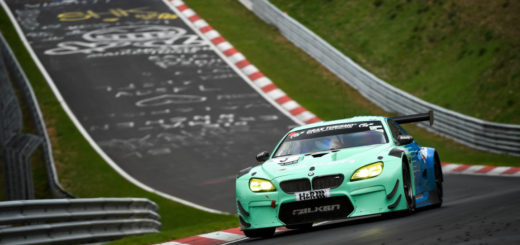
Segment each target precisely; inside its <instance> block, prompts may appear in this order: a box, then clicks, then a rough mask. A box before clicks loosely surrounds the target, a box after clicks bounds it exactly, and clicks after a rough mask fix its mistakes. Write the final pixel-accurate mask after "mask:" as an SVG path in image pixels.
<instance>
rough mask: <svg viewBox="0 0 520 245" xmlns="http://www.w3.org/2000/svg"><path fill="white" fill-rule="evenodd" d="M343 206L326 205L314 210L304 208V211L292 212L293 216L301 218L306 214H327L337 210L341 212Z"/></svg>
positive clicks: (313, 208)
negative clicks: (300, 216)
mask: <svg viewBox="0 0 520 245" xmlns="http://www.w3.org/2000/svg"><path fill="white" fill-rule="evenodd" d="M340 208H341V206H340V205H339V204H333V205H324V206H317V207H312V208H302V209H295V210H293V212H292V215H293V216H299V215H305V214H313V213H327V212H333V211H336V210H340Z"/></svg>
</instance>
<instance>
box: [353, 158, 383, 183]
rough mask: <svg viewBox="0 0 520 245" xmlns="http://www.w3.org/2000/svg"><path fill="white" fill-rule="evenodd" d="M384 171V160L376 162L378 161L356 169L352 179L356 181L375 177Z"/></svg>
mask: <svg viewBox="0 0 520 245" xmlns="http://www.w3.org/2000/svg"><path fill="white" fill-rule="evenodd" d="M382 172H383V162H376V163H372V164H370V165H366V166H364V167H362V168H359V169H358V170H356V172H354V174H353V175H352V177H351V178H350V180H351V181H354V180H362V179H368V178H373V177H376V176H378V175H380V174H381V173H382Z"/></svg>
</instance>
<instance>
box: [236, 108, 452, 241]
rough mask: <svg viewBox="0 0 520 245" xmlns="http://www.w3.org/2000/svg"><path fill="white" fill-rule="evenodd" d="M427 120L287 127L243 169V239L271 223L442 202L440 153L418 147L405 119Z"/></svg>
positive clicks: (269, 229) (297, 224) (300, 223)
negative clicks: (252, 164)
mask: <svg viewBox="0 0 520 245" xmlns="http://www.w3.org/2000/svg"><path fill="white" fill-rule="evenodd" d="M427 120H429V121H430V125H431V123H432V122H433V114H432V112H430V113H424V114H416V115H409V116H401V117H394V118H387V117H372V116H370V117H366V116H363V117H354V118H349V119H343V120H336V121H328V122H318V123H314V124H309V125H305V126H301V127H297V128H294V129H293V130H291V131H289V132H288V133H287V134H286V135H285V136H284V137H283V138H282V140H281V141H280V142H279V143H278V145H277V146H276V148H275V149H274V151H273V152H272V153H269V152H262V153H260V154H258V155H257V160H258V161H259V162H261V163H262V164H260V165H258V166H256V167H253V168H248V169H245V170H243V171H241V175H240V176H238V178H237V180H236V205H237V212H238V217H239V221H240V224H241V228H242V230H243V231H244V233H245V235H246V236H248V237H268V236H271V235H273V234H274V231H275V228H276V227H279V226H286V227H287V228H307V227H311V226H312V224H313V223H315V222H320V221H326V220H335V219H346V218H351V217H358V216H366V215H373V214H382V213H389V212H396V211H401V212H403V213H412V212H413V211H414V210H415V208H418V207H426V206H440V205H441V204H442V181H443V176H442V171H441V164H440V163H441V162H440V159H439V154H438V153H437V151H436V150H435V149H433V148H428V147H421V146H420V145H419V144H418V143H417V142H415V141H414V139H413V137H412V136H410V135H409V134H408V133H407V132H406V131H405V130H404V129H403V128H402V127H401V126H400V124H402V123H409V122H419V121H427Z"/></svg>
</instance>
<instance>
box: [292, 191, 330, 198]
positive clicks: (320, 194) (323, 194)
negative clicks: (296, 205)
mask: <svg viewBox="0 0 520 245" xmlns="http://www.w3.org/2000/svg"><path fill="white" fill-rule="evenodd" d="M294 196H295V198H296V201H306V200H314V199H321V198H327V197H330V189H322V190H314V191H304V192H296V193H294Z"/></svg>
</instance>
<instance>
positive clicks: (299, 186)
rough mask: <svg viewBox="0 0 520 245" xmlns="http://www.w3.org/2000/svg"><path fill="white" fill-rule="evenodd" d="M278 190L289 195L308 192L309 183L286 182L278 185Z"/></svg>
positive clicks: (306, 181) (302, 181)
mask: <svg viewBox="0 0 520 245" xmlns="http://www.w3.org/2000/svg"><path fill="white" fill-rule="evenodd" d="M280 188H282V190H283V191H284V192H286V193H289V194H292V193H295V192H301V191H310V190H311V182H310V181H309V180H308V179H294V180H286V181H282V182H281V183H280Z"/></svg>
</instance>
